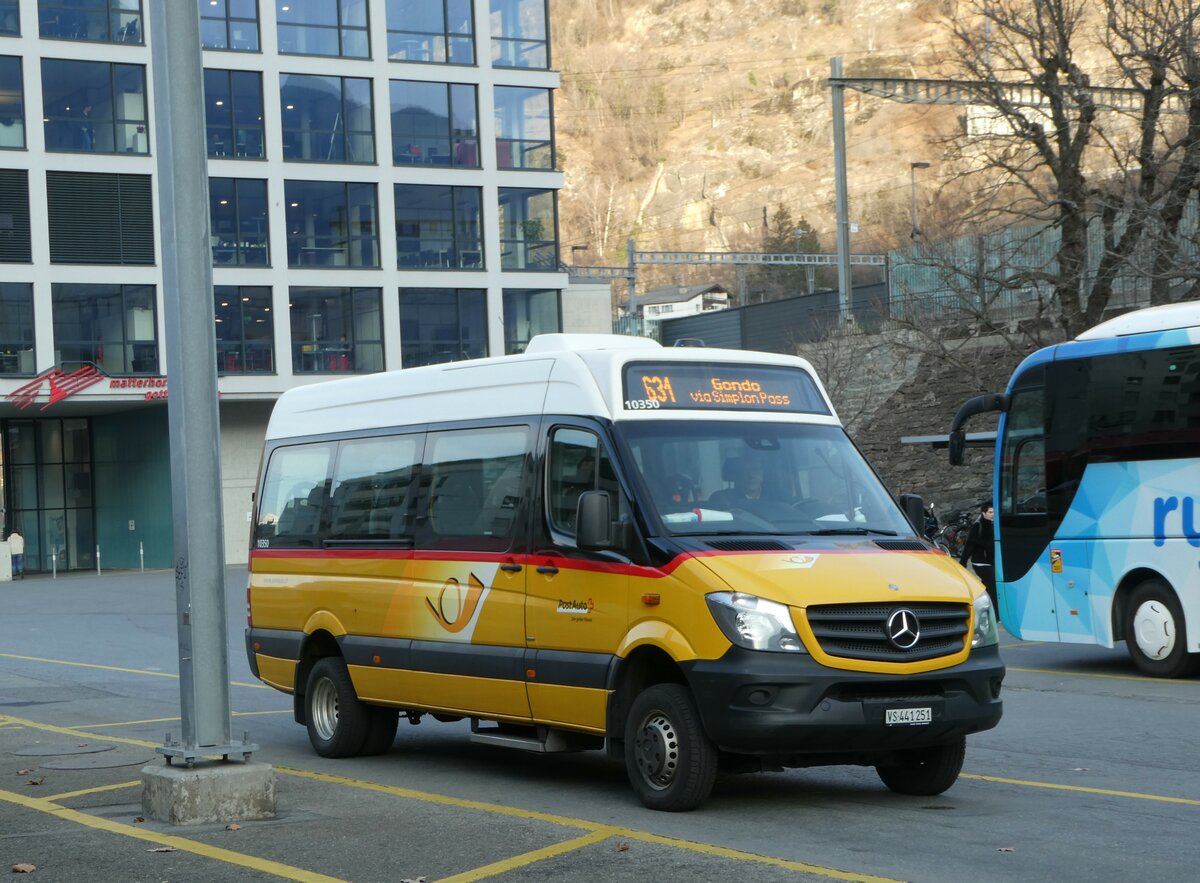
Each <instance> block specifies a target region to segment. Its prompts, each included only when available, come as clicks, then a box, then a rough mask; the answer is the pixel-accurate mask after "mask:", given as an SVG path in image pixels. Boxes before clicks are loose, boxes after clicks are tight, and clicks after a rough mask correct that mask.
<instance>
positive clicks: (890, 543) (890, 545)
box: [875, 540, 929, 552]
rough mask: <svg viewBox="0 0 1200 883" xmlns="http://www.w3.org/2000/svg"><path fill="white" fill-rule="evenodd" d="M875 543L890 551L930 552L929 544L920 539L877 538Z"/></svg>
mask: <svg viewBox="0 0 1200 883" xmlns="http://www.w3.org/2000/svg"><path fill="white" fill-rule="evenodd" d="M875 545H877V546H878V547H879V548H881V549H887V550H888V551H889V552H928V551H929V546H927V545H925V544H924V543H922V542H921V541H920V540H876V541H875Z"/></svg>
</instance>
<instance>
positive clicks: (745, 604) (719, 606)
mask: <svg viewBox="0 0 1200 883" xmlns="http://www.w3.org/2000/svg"><path fill="white" fill-rule="evenodd" d="M706 600H707V601H708V609H709V610H711V611H712V615H713V618H714V619H715V620H716V621H717V625H719V626H720V627H721V631H722V632H724V633H725V637H727V638H728V639H729V640H730V641H732V642H733V643H734V644H737V645H738V646H739V647H745V648H746V649H747V650H774V651H778V652H786V653H803V652H804V644H803V643H801V641H800V636H799V635H797V634H796V627H795V626H794V625H793V624H792V614H791V612H790V611H789V610H788V608H787V607H786V606H784V605H783V604H776V603H775V602H774V601H768V600H766V599H765V598H759V597H758V596H757V595H744V594H742V593H740V592H714V593H713V594H711V595H708V596H706Z"/></svg>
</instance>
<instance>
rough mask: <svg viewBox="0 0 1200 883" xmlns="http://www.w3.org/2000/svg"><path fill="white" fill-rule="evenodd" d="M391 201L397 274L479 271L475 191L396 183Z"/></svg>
mask: <svg viewBox="0 0 1200 883" xmlns="http://www.w3.org/2000/svg"><path fill="white" fill-rule="evenodd" d="M395 197H396V256H397V258H396V260H397V264H398V265H399V267H400V269H406V268H408V269H411V268H416V267H420V268H424V269H471V270H482V269H483V266H484V263H483V234H482V229H481V221H480V208H481V199H480V190H479V188H478V187H446V186H442V185H435V184H397V185H396V186H395Z"/></svg>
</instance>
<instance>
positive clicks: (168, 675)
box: [0, 653, 273, 690]
mask: <svg viewBox="0 0 1200 883" xmlns="http://www.w3.org/2000/svg"><path fill="white" fill-rule="evenodd" d="M0 658H3V659H20V660H23V661H25V662H47V663H50V664H51V665H72V666H75V667H76V668H98V669H100V670H101V671H121V672H125V673H126V674H133V675H149V676H150V677H154V678H174V679H175V680H179V675H176V674H171V673H170V672H165V671H146V669H144V668H121V667H120V666H117V665H98V664H96V663H94V662H75V661H73V660H70V659H47V658H45V657H44V656H21V655H20V654H17V653H0ZM229 683H230V685H231V686H234V687H253V688H255V689H256V690H257V689H262V690H270V689H273V688H271V687H268V686H267V685H266V684H246V683H243V682H241V681H230V682H229Z"/></svg>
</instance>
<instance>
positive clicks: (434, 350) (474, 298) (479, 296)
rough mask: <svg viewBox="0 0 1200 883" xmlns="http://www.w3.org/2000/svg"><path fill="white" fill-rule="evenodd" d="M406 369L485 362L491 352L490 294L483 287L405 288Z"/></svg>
mask: <svg viewBox="0 0 1200 883" xmlns="http://www.w3.org/2000/svg"><path fill="white" fill-rule="evenodd" d="M400 349H401V363H402V367H404V368H415V367H417V366H418V365H437V364H440V363H442V362H457V361H459V360H460V359H481V358H483V357H484V356H486V355H487V354H488V352H487V292H486V291H485V290H484V289H482V288H401V289H400Z"/></svg>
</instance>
